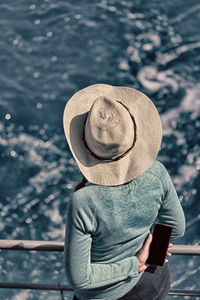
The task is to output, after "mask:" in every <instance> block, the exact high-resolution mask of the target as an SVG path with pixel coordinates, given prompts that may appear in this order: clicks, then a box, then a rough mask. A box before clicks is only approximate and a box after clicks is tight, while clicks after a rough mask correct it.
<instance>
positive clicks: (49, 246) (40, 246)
mask: <svg viewBox="0 0 200 300" xmlns="http://www.w3.org/2000/svg"><path fill="white" fill-rule="evenodd" d="M0 249H1V250H28V251H56V252H63V251H64V242H60V241H58V242H54V241H30V240H0ZM169 251H170V252H171V253H172V254H173V255H200V245H174V246H173V248H171V249H170V250H169ZM0 288H7V289H32V290H51V291H60V292H61V296H62V297H63V291H73V289H72V288H71V287H70V286H67V285H59V284H57V285H56V284H50V285H47V284H36V283H16V282H0ZM169 295H176V296H194V297H198V296H200V290H199V291H193V290H170V292H169ZM62 299H64V297H63V298H62Z"/></svg>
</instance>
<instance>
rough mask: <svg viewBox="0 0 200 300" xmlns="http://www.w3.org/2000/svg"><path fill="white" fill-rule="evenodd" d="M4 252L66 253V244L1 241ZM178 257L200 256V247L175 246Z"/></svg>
mask: <svg viewBox="0 0 200 300" xmlns="http://www.w3.org/2000/svg"><path fill="white" fill-rule="evenodd" d="M0 249H2V250H33V251H56V252H63V251H64V242H61V241H57V242H55V241H35V240H0ZM169 251H170V252H171V253H172V254H175V255H176V254H177V255H179V254H180V255H200V245H174V246H173V247H172V248H171V249H170V250H169Z"/></svg>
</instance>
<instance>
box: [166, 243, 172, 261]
mask: <svg viewBox="0 0 200 300" xmlns="http://www.w3.org/2000/svg"><path fill="white" fill-rule="evenodd" d="M172 247H173V244H172V243H169V247H168V248H172ZM171 255H172V254H171V253H170V252H169V251H167V254H166V256H171ZM167 262H168V259H165V264H166V263H167Z"/></svg>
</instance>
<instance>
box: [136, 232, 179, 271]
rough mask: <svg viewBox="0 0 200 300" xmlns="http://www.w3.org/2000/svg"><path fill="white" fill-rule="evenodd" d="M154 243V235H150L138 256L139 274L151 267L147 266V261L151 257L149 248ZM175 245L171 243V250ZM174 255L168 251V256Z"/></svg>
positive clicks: (166, 260)
mask: <svg viewBox="0 0 200 300" xmlns="http://www.w3.org/2000/svg"><path fill="white" fill-rule="evenodd" d="M151 242H152V234H151V233H150V234H149V236H148V238H147V239H146V242H145V244H144V246H143V248H142V249H141V250H140V252H139V253H138V255H137V259H138V272H142V271H144V270H146V268H147V267H148V266H149V265H148V264H146V260H147V258H148V256H149V247H150V244H151ZM172 247H173V244H171V243H169V248H172ZM171 255H172V254H171V253H170V252H168V251H167V253H166V256H171ZM167 262H168V259H165V263H167Z"/></svg>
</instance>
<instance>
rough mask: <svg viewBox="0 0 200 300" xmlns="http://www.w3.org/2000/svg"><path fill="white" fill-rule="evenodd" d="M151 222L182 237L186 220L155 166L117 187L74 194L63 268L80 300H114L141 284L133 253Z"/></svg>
mask: <svg viewBox="0 0 200 300" xmlns="http://www.w3.org/2000/svg"><path fill="white" fill-rule="evenodd" d="M155 220H157V221H159V222H160V223H163V224H168V225H171V226H172V227H173V231H172V238H171V240H172V241H173V240H174V239H176V238H178V237H181V236H183V234H184V231H185V218H184V213H183V210H182V207H181V205H180V201H179V199H178V196H177V193H176V191H175V188H174V185H173V183H172V181H171V178H170V176H169V174H168V172H167V170H166V169H165V167H164V166H163V165H162V164H161V163H160V162H158V161H155V162H154V163H153V164H152V165H151V167H150V168H148V169H147V170H146V171H145V172H144V173H143V174H142V175H140V176H139V177H137V178H136V179H134V180H132V181H131V182H129V183H127V184H123V185H119V186H100V185H93V184H89V185H88V186H86V187H84V188H82V189H80V190H78V191H77V192H75V193H74V194H73V196H72V197H71V199H70V201H69V203H68V209H67V225H66V234H65V269H66V274H67V278H68V281H69V283H70V284H71V286H72V287H73V288H74V289H75V292H76V295H77V297H78V298H79V299H81V300H89V299H104V300H106V299H109V300H115V299H118V298H120V297H122V296H123V295H125V294H126V293H127V292H128V291H130V290H131V289H132V287H133V286H134V285H135V284H136V283H137V282H138V280H139V279H140V277H141V275H142V272H140V273H138V260H137V257H136V255H137V253H138V252H139V251H140V250H141V248H142V247H143V244H144V242H145V239H146V237H147V236H148V234H149V232H150V229H151V227H152V225H153V224H154V222H155Z"/></svg>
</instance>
